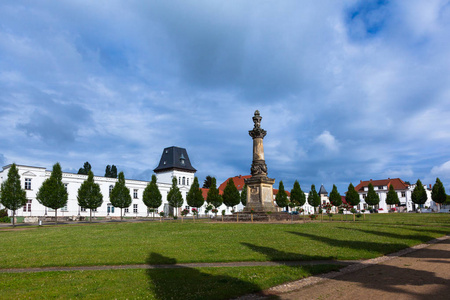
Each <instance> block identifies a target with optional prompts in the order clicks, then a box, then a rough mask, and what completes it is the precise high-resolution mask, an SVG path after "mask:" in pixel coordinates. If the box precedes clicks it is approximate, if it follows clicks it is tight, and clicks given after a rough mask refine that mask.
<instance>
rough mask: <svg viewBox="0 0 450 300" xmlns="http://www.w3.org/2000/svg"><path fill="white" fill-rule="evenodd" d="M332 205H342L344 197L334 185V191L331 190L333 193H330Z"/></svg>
mask: <svg viewBox="0 0 450 300" xmlns="http://www.w3.org/2000/svg"><path fill="white" fill-rule="evenodd" d="M330 203H331V204H332V205H333V206H336V207H338V206H341V205H342V197H341V195H340V194H339V192H338V190H337V187H336V185H334V184H333V189H332V190H331V193H330Z"/></svg>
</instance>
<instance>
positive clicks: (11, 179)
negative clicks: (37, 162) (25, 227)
mask: <svg viewBox="0 0 450 300" xmlns="http://www.w3.org/2000/svg"><path fill="white" fill-rule="evenodd" d="M0 203H1V204H3V205H4V206H5V207H6V208H7V209H9V210H12V214H13V215H12V220H13V227H15V226H16V223H15V216H16V210H17V209H19V208H20V207H22V206H24V205H25V204H26V203H27V198H26V192H25V190H24V189H22V186H21V185H20V175H19V171H18V170H17V166H16V164H12V165H11V167H10V169H9V171H8V179H6V181H4V182H3V183H2V185H1V192H0Z"/></svg>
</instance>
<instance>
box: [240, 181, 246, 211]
mask: <svg viewBox="0 0 450 300" xmlns="http://www.w3.org/2000/svg"><path fill="white" fill-rule="evenodd" d="M241 203H242V205H244V206H246V205H247V184H244V187H243V188H242V191H241Z"/></svg>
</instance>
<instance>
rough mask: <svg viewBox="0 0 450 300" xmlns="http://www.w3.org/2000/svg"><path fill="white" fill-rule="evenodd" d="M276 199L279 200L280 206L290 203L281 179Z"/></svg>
mask: <svg viewBox="0 0 450 300" xmlns="http://www.w3.org/2000/svg"><path fill="white" fill-rule="evenodd" d="M275 201H276V202H277V205H278V207H286V206H288V204H289V200H288V197H287V194H286V191H285V190H284V184H283V181H282V180H280V184H279V185H278V193H277V195H276V196H275Z"/></svg>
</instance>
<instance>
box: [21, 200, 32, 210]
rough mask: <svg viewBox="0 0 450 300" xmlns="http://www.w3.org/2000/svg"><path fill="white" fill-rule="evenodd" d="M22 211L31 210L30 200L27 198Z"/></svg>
mask: <svg viewBox="0 0 450 300" xmlns="http://www.w3.org/2000/svg"><path fill="white" fill-rule="evenodd" d="M23 211H29V212H31V200H27V203H26V204H25V205H24V206H23Z"/></svg>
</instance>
